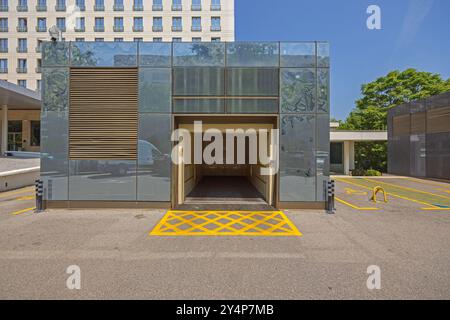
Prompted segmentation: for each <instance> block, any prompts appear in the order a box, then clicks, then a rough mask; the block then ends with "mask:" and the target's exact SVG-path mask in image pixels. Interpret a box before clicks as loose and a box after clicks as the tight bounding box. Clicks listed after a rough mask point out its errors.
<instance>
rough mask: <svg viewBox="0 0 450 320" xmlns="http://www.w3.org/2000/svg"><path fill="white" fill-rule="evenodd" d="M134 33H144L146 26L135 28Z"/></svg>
mask: <svg viewBox="0 0 450 320" xmlns="http://www.w3.org/2000/svg"><path fill="white" fill-rule="evenodd" d="M133 31H134V32H142V31H144V26H133Z"/></svg>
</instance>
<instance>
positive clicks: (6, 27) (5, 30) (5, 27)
mask: <svg viewBox="0 0 450 320" xmlns="http://www.w3.org/2000/svg"><path fill="white" fill-rule="evenodd" d="M0 32H8V26H1V27H0Z"/></svg>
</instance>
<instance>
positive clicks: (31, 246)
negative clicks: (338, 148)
mask: <svg viewBox="0 0 450 320" xmlns="http://www.w3.org/2000/svg"><path fill="white" fill-rule="evenodd" d="M408 186H409V185H408ZM344 187H347V185H345V184H344V183H340V182H338V184H337V192H338V194H339V197H340V198H342V199H343V200H344V201H346V202H348V203H350V204H352V203H355V204H359V205H361V206H363V205H364V206H366V207H367V206H370V207H376V208H377V210H358V209H355V208H353V207H351V206H349V205H347V204H344V203H341V202H339V203H337V213H336V214H335V215H327V214H325V213H324V212H323V211H304V210H303V211H302V210H289V211H286V215H287V216H288V217H289V218H290V219H291V221H292V222H293V223H294V224H295V225H296V226H297V227H298V229H299V230H300V231H301V232H302V234H303V236H302V237H254V236H252V237H249V236H246V237H161V236H149V232H150V231H151V230H152V228H153V227H154V226H155V225H156V224H157V223H158V221H159V220H160V219H161V218H162V217H163V215H164V211H161V210H124V209H120V210H110V209H106V210H49V211H46V212H44V213H40V214H35V213H33V211H32V210H29V211H24V212H21V213H20V214H13V213H15V212H17V211H21V210H24V209H27V208H30V207H32V205H33V200H32V199H28V198H26V197H25V198H24V196H25V195H27V194H31V191H30V192H23V193H20V192H19V193H16V194H10V195H9V196H8V194H0V298H1V299H19V298H25V299H54V298H56V299H80V298H84V299H112V298H119V299H134V298H150V299H357V298H359V299H450V254H449V253H450V250H449V248H450V211H448V210H442V211H439V210H435V211H426V210H422V209H421V208H422V207H423V205H421V204H419V203H416V202H413V201H407V200H404V199H396V200H393V199H392V200H391V201H390V202H389V203H388V204H384V203H377V204H373V203H369V202H368V201H367V195H364V194H363V189H361V190H359V191H361V192H360V193H358V192H357V191H358V188H357V186H355V185H353V186H352V188H351V190H348V189H344ZM438 187H439V186H438ZM447 187H448V184H444V185H443V190H446V189H445V188H447ZM19 191H20V190H19ZM366 191H367V190H366ZM16 192H17V191H16ZM444 194H445V191H442V195H444ZM399 208H400V209H399ZM70 265H77V266H79V267H80V270H81V289H80V290H69V289H68V288H67V286H66V280H67V278H68V277H69V274H67V273H66V269H67V268H68V266H70ZM370 265H377V266H379V267H380V270H381V289H379V290H369V289H368V288H367V286H366V281H367V278H368V276H369V275H368V274H367V268H368V266H370Z"/></svg>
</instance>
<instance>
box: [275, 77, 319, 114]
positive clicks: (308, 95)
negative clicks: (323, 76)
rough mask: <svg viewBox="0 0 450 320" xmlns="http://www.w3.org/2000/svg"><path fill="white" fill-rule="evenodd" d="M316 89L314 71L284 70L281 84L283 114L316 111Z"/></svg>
mask: <svg viewBox="0 0 450 320" xmlns="http://www.w3.org/2000/svg"><path fill="white" fill-rule="evenodd" d="M315 89H316V86H315V73H314V69H296V70H289V69H284V70H283V71H282V84H281V110H282V112H308V111H314V105H315V97H316V92H315V91H316V90H315Z"/></svg>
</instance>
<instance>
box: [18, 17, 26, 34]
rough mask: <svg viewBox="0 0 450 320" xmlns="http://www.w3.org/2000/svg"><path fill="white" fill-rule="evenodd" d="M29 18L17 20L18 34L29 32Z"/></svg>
mask: <svg viewBox="0 0 450 320" xmlns="http://www.w3.org/2000/svg"><path fill="white" fill-rule="evenodd" d="M27 22H28V21H27V18H19V19H18V20H17V31H18V32H27V29H28V23H27Z"/></svg>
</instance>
